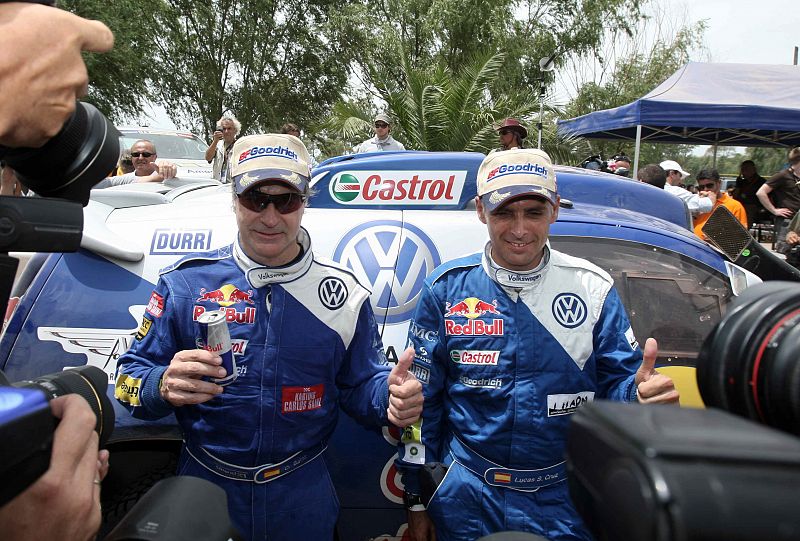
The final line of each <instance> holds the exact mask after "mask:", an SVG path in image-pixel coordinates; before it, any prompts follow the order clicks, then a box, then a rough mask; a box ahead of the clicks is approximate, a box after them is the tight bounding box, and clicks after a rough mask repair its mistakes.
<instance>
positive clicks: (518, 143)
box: [492, 118, 528, 152]
mask: <svg viewBox="0 0 800 541" xmlns="http://www.w3.org/2000/svg"><path fill="white" fill-rule="evenodd" d="M497 134H498V135H499V136H500V148H496V149H494V150H492V152H497V151H500V150H511V149H512V148H522V140H523V139H525V138H526V137H527V136H528V130H526V129H525V126H523V125H522V124H520V123H519V120H517V119H515V118H507V119H505V120H504V121H503V123H502V124H500V125H499V126H498V127H497Z"/></svg>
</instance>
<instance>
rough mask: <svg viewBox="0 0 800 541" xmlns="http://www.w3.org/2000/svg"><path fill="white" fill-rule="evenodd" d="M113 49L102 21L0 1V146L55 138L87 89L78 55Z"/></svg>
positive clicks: (27, 144)
mask: <svg viewBox="0 0 800 541" xmlns="http://www.w3.org/2000/svg"><path fill="white" fill-rule="evenodd" d="M113 45H114V35H113V34H112V33H111V30H109V29H108V27H107V26H106V25H104V24H103V23H101V22H100V21H89V20H86V19H82V18H81V17H78V16H77V15H73V14H72V13H69V12H66V11H63V10H60V9H57V8H53V7H48V6H43V5H40V4H28V3H23V2H7V3H6V2H3V3H0V51H3V53H2V54H0V96H2V97H3V98H2V100H0V145H4V146H8V147H40V146H42V145H43V144H44V143H45V142H47V140H48V139H50V138H52V137H53V136H54V135H55V134H57V133H58V132H59V130H60V129H61V127H62V126H63V125H64V122H65V121H66V120H67V119H68V118H69V116H70V115H71V114H72V113H73V111H74V110H75V101H76V99H77V98H79V97H81V96H84V95H85V94H86V91H87V85H88V74H87V72H86V66H85V65H84V63H83V58H82V57H81V51H94V52H105V51H108V50H110V49H111V47H112V46H113Z"/></svg>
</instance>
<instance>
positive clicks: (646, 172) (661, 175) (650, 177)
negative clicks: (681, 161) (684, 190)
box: [636, 163, 667, 190]
mask: <svg viewBox="0 0 800 541" xmlns="http://www.w3.org/2000/svg"><path fill="white" fill-rule="evenodd" d="M636 178H638V179H639V180H641V181H642V182H646V183H647V184H650V185H651V186H655V187H656V188H661V189H662V190H663V189H664V184H666V183H667V172H666V171H664V168H663V167H661V166H660V165H658V164H657V163H649V164H647V165H645V166H644V167H642V168H641V169H639V171H638V172H637V173H636Z"/></svg>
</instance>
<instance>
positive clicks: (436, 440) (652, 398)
mask: <svg viewBox="0 0 800 541" xmlns="http://www.w3.org/2000/svg"><path fill="white" fill-rule="evenodd" d="M477 194H478V195H477V197H476V199H475V204H476V207H477V214H478V219H479V220H480V221H481V222H483V223H484V224H486V226H487V229H488V233H489V241H488V242H487V244H486V246H485V248H484V250H483V251H482V252H481V253H477V254H473V255H470V256H467V257H464V258H461V259H456V260H453V261H450V262H448V263H446V264H444V265H442V266H440V267H438V268H437V269H435V270H434V271H433V273H432V274H431V275H430V276H429V277H428V278H427V279H426V281H425V286H424V288H423V290H422V293H421V294H420V298H419V301H418V304H417V307H416V310H415V314H414V318H413V321H412V323H411V326H410V332H409V335H408V340H409V343H410V344H411V345H412V346H414V348H415V358H414V365H415V369H416V370H417V371H418V372H417V373H421V374H425V375H426V376H427V377H426V379H425V380H423V381H422V383H423V393H424V396H425V402H424V409H423V412H422V417H421V418H420V421H419V422H418V423H416V424H415V425H413V427H409V428H406V430H405V431H404V433H403V435H402V437H401V441H400V443H399V445H398V451H399V452H398V459H397V462H396V465H397V467H398V469H399V470H400V471H401V472H402V475H403V483H404V486H405V491H406V493H405V498H404V500H405V502H406V507H407V508H408V509H409V532H410V537H411V539H414V540H415V541H421V540H429V539H433V538H434V536H435V539H437V540H438V541H449V540H463V539H477V538H479V537H481V536H484V535H488V534H491V533H494V532H500V531H524V532H529V533H532V534H535V535H540V536H542V537H545V538H547V539H549V540H551V541H557V540H567V539H581V540H589V539H591V536H590V534H589V533H588V531H587V530H586V528H585V526H584V525H583V523H582V521H581V519H580V517H579V516H578V514H577V512H576V511H575V509H574V508H573V506H572V504H571V503H570V498H569V490H568V486H567V483H566V482H565V481H566V477H565V476H566V471H565V467H564V452H565V445H566V438H567V427H568V425H569V420H570V415H571V414H572V413H573V412H574V411H575V409H576V407H577V406H578V405H580V404H583V403H586V402H590V401H592V400H594V399H601V398H602V399H611V400H618V401H623V402H637V401H638V402H642V403H677V402H678V399H679V396H678V392H677V391H676V390H675V387H674V385H673V382H672V380H671V379H670V378H668V377H667V376H665V375H662V374H659V373H658V372H656V370H655V369H654V363H655V360H656V357H657V353H658V352H657V347H656V344H655V340H652V339H649V340H648V341H647V344H646V345H645V348H644V352H643V351H642V349H640V347H639V344H638V342H637V341H636V338H635V337H634V335H633V330H632V329H631V324H630V322H629V320H628V316H627V314H626V312H625V308H624V307H623V306H622V302H621V301H620V298H619V295H618V294H617V292H616V290H615V288H614V282H613V280H612V278H611V277H610V276H609V275H608V273H607V272H606V271H604V270H603V269H601V268H599V267H597V266H595V265H593V264H592V263H590V262H589V261H586V260H584V259H579V258H576V257H573V256H569V255H567V254H564V253H561V252H559V251H557V250H554V249H552V248H550V245H549V242H548V235H549V230H550V226H551V225H552V224H553V223H554V222H555V221H556V218H558V213H559V201H560V199H559V196H558V189H557V184H556V175H555V171H554V168H553V164H552V162H551V160H550V158H549V156H548V155H547V154H546V153H544V152H543V151H541V150H535V149H515V150H508V151H506V152H496V153H493V154H489V155H488V156H487V157H486V158H485V159H484V160H483V162H482V163H481V165H480V168H479V169H478V176H477ZM434 463H443V464H444V466H445V467H447V473H446V475H444V478H443V480H442V481H441V482H440V483H439V484H438V486H437V485H436V483H437V482H438V480H439V479H441V475H439V476H437V477H435V478H434V477H433V476H432V475H428V473H427V472H437V471H439V472H440V471H441V469H442V468H443V466H441V465H437V464H434ZM424 466H425V467H424ZM431 487H436V488H435V492H433V489H432V488H431ZM423 488H425V493H423ZM431 492H433V496H432V498H430V499H429V500H428V497H429V496H430V493H431ZM426 500H427V501H426Z"/></svg>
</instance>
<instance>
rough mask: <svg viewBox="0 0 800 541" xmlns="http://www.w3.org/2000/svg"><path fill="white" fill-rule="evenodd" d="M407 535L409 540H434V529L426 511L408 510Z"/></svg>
mask: <svg viewBox="0 0 800 541" xmlns="http://www.w3.org/2000/svg"><path fill="white" fill-rule="evenodd" d="M408 536H409V538H410V539H411V541H436V529H435V528H434V527H433V521H432V520H431V518H430V517H429V516H428V513H427V511H408Z"/></svg>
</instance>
